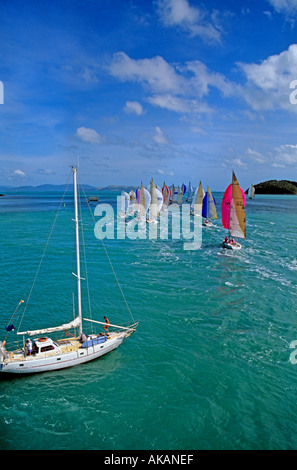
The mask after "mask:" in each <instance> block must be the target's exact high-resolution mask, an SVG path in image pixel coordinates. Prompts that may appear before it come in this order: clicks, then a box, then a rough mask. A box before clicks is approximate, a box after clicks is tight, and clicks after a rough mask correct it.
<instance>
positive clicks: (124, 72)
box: [108, 52, 183, 93]
mask: <svg viewBox="0 0 297 470" xmlns="http://www.w3.org/2000/svg"><path fill="white" fill-rule="evenodd" d="M108 70H109V72H110V74H111V75H113V76H114V77H117V78H118V79H119V80H122V81H135V82H139V83H141V84H142V85H144V86H147V87H149V89H150V90H153V91H154V92H157V93H163V92H168V91H171V92H175V93H177V92H179V91H180V89H182V84H183V78H182V77H181V76H179V75H178V74H177V73H176V71H175V69H174V68H173V67H172V66H171V65H169V64H168V63H167V62H166V61H165V60H164V59H163V58H162V57H160V56H156V57H153V58H152V59H138V60H134V59H131V58H130V57H129V56H128V55H127V54H125V52H117V53H115V54H114V55H113V58H112V61H111V63H110V64H109V66H108Z"/></svg>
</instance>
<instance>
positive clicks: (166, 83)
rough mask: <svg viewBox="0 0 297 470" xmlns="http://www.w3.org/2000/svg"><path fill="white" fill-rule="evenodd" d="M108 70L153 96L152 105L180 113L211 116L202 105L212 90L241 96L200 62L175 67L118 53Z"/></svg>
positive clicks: (219, 75)
mask: <svg viewBox="0 0 297 470" xmlns="http://www.w3.org/2000/svg"><path fill="white" fill-rule="evenodd" d="M108 69H109V72H110V73H111V75H113V76H114V77H117V78H118V79H119V80H122V81H132V82H138V83H140V84H141V85H143V87H144V89H145V90H146V91H148V93H151V94H152V95H151V96H150V97H148V98H147V101H148V102H149V103H151V104H153V105H154V106H159V107H161V108H165V109H168V110H171V111H175V112H179V113H201V112H203V113H205V112H207V113H208V112H210V108H209V107H208V105H207V104H205V103H203V102H201V101H200V100H201V99H202V98H203V97H204V96H206V95H207V94H208V93H209V91H210V88H216V89H218V90H219V92H220V93H221V94H222V95H223V96H231V95H232V94H237V95H238V93H239V87H238V86H237V85H236V84H234V83H231V82H229V81H228V80H227V79H226V78H225V77H224V75H222V74H220V73H216V72H212V71H211V70H209V69H208V68H207V67H206V65H205V64H203V63H202V62H201V61H198V60H194V61H189V62H187V63H186V64H185V65H183V66H179V65H177V64H175V66H173V65H171V64H169V63H167V62H166V61H165V60H164V59H163V58H162V57H160V56H157V57H153V58H149V59H138V60H134V59H131V58H130V57H129V56H127V54H125V53H124V52H118V53H116V54H114V55H113V58H112V60H111V62H110V64H109V67H108ZM184 97H185V98H184Z"/></svg>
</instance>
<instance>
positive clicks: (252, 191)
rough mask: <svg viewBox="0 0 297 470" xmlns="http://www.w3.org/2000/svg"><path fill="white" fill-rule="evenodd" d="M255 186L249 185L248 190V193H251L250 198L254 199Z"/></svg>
mask: <svg viewBox="0 0 297 470" xmlns="http://www.w3.org/2000/svg"><path fill="white" fill-rule="evenodd" d="M255 192H256V191H255V186H253V185H252V184H251V186H250V187H249V191H248V195H249V199H254V198H255Z"/></svg>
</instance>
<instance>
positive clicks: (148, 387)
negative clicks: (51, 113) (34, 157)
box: [0, 193, 297, 450]
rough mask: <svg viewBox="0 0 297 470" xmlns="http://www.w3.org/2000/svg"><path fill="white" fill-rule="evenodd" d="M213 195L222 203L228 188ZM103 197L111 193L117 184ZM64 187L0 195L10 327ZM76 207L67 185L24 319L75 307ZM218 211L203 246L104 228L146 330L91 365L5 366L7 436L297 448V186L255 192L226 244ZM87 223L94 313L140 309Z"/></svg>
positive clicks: (123, 314)
mask: <svg viewBox="0 0 297 470" xmlns="http://www.w3.org/2000/svg"><path fill="white" fill-rule="evenodd" d="M214 195H215V197H216V200H217V204H218V207H220V203H221V199H222V194H221V193H214ZM99 197H100V201H99V202H107V203H112V204H113V205H115V197H116V194H115V193H100V195H99ZM59 201H60V194H56V193H38V194H37V193H31V194H29V193H15V194H11V195H8V196H6V197H5V198H1V200H0V263H1V283H0V293H1V324H0V328H1V329H0V331H2V333H1V335H0V339H2V340H3V339H4V336H5V333H6V332H5V330H4V327H5V326H6V325H7V324H8V323H9V320H10V318H11V315H12V313H13V311H14V309H15V307H16V305H17V303H18V302H19V300H20V299H22V298H24V299H26V298H27V296H28V293H29V291H30V289H31V286H32V282H33V279H34V276H35V273H36V269H37V267H38V264H39V261H40V257H41V255H42V252H43V249H44V245H45V243H46V240H47V237H48V234H49V231H50V229H51V227H52V223H53V220H54V218H55V214H56V210H57V208H58V205H59ZM94 208H95V206H92V209H93V210H94ZM72 210H73V206H72V202H71V197H70V196H68V195H67V198H66V200H65V207H64V205H63V206H62V208H61V211H60V213H59V215H58V217H57V220H56V224H55V229H54V231H53V235H52V237H51V241H50V243H49V245H48V248H47V252H46V256H45V259H44V262H43V263H42V267H41V269H40V272H39V276H38V280H37V282H36V284H35V286H34V289H33V291H32V296H31V299H30V304H29V305H28V308H27V310H26V315H25V317H24V319H23V321H22V328H21V329H25V328H27V327H30V328H35V327H36V328H38V327H43V326H53V325H56V324H61V323H64V322H65V321H68V320H70V319H71V315H72V290H73V288H74V287H75V280H74V278H73V276H72V275H71V272H72V271H74V270H75V267H74V261H75V259H74V255H73V252H72V248H73V245H74V239H73V233H72V230H73V222H72V220H71V219H72V217H73V214H72ZM83 211H84V212H86V213H87V212H88V208H87V207H84V209H83ZM218 213H219V220H218V221H217V222H216V223H217V228H205V229H203V239H202V246H201V248H200V249H199V250H194V251H186V250H184V249H183V241H181V240H149V239H146V240H135V241H133V240H129V239H126V240H116V239H115V240H107V241H106V242H105V246H106V248H107V250H108V253H109V256H110V259H111V261H112V263H113V266H114V269H115V271H116V273H117V276H118V279H119V282H120V284H121V287H122V289H123V291H124V293H125V296H126V299H127V302H128V304H129V306H130V308H131V311H132V313H133V316H134V319H135V321H139V327H138V329H137V332H136V333H135V334H133V335H132V336H131V337H130V338H129V339H128V340H127V341H126V342H125V343H124V344H123V345H121V346H120V347H119V348H118V349H117V350H116V351H113V352H111V353H110V354H108V355H106V356H104V357H103V358H101V359H98V360H95V361H93V362H90V363H88V364H85V365H82V366H76V367H73V368H70V369H65V370H61V371H56V372H49V373H44V374H37V375H32V376H13V377H3V376H1V377H0V449H2V450H3V449H34V450H37V449H52V450H53V449H79V450H81V449H97V450H126V449H127V450H140V449H148V450H160V449H168V450H195V449H210V450H213V449H238V450H241V449H297V437H296V436H297V419H296V416H297V402H296V393H297V364H293V363H292V362H290V360H289V359H290V354H291V353H292V352H293V349H291V348H290V343H291V342H292V341H294V340H297V310H296V300H297V297H296V296H297V242H296V233H297V197H295V196H260V195H258V196H256V199H255V200H253V201H250V200H247V203H246V219H247V239H246V240H244V241H243V249H242V250H240V251H237V252H233V251H232V252H230V251H227V250H223V249H222V248H221V247H220V243H221V241H222V239H223V238H224V236H225V231H224V229H222V228H221V225H220V210H218ZM84 236H85V243H86V246H87V249H88V250H87V251H88V253H87V259H88V278H89V285H90V286H89V287H90V292H91V300H92V316H93V318H95V317H97V319H98V320H99V321H101V320H102V319H103V315H104V314H106V313H107V314H108V315H107V316H108V317H109V320H110V322H111V323H112V322H114V323H117V322H129V321H131V318H130V316H129V312H127V309H126V306H125V304H124V302H123V300H122V298H121V294H120V292H119V289H118V287H117V285H116V283H115V282H114V278H113V275H112V272H111V269H110V267H109V265H108V263H107V262H106V257H105V254H104V251H103V250H102V246H101V243H100V242H99V241H98V240H97V239H96V238H95V236H94V222H93V220H92V219H91V218H89V220H88V222H85V226H84ZM10 335H11V337H13V335H15V332H11V333H10ZM14 337H15V336H14Z"/></svg>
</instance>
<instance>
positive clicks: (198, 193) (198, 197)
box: [191, 181, 205, 215]
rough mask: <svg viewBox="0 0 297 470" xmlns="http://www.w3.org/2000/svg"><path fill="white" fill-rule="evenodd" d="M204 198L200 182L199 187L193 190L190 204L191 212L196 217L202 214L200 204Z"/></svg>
mask: <svg viewBox="0 0 297 470" xmlns="http://www.w3.org/2000/svg"><path fill="white" fill-rule="evenodd" d="M204 196H205V191H204V189H203V188H202V184H201V181H200V183H199V186H198V187H197V188H196V190H195V193H194V196H193V200H192V203H191V210H192V212H193V213H194V214H196V215H201V213H202V203H203V198H204Z"/></svg>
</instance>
